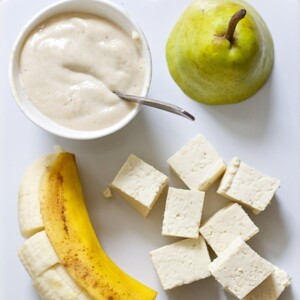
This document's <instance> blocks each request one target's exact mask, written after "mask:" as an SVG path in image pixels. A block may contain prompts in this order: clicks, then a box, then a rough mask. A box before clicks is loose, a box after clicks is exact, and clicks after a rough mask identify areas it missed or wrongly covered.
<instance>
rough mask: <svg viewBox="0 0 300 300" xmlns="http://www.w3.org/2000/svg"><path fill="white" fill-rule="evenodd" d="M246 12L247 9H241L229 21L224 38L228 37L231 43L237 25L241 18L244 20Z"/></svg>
mask: <svg viewBox="0 0 300 300" xmlns="http://www.w3.org/2000/svg"><path fill="white" fill-rule="evenodd" d="M246 13H247V11H246V9H241V10H239V11H238V12H236V13H235V14H234V15H233V16H232V17H231V19H230V21H229V23H228V27H227V30H226V32H225V34H224V38H225V39H227V40H228V41H229V42H230V43H232V42H233V35H234V31H235V28H236V25H237V24H238V22H239V21H240V20H242V19H243V18H244V17H245V16H246Z"/></svg>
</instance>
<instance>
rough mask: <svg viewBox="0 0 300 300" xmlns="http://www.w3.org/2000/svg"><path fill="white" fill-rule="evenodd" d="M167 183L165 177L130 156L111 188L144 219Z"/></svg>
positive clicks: (138, 159) (133, 156)
mask: <svg viewBox="0 0 300 300" xmlns="http://www.w3.org/2000/svg"><path fill="white" fill-rule="evenodd" d="M168 182H169V178H168V177H167V176H166V175H164V174H163V173H161V172H160V171H158V170H156V169H155V168H154V167H152V166H150V165H149V164H147V163H145V162H144V161H143V160H141V159H140V158H138V157H137V156H135V155H133V154H130V155H129V157H128V159H127V160H126V162H125V163H124V165H123V166H122V168H121V169H120V171H119V172H118V174H117V175H116V177H115V178H114V180H113V182H112V184H111V186H112V187H113V188H114V189H115V190H116V191H117V192H118V193H119V194H120V195H121V196H122V197H123V198H124V199H125V200H127V201H128V202H129V203H130V204H131V205H132V206H133V207H134V208H135V209H136V210H137V211H138V212H139V213H141V214H142V215H143V216H144V217H146V216H147V215H148V213H149V212H150V210H151V209H152V207H153V205H154V204H155V202H156V200H157V199H158V198H159V196H160V194H161V193H162V191H163V190H164V188H165V187H166V186H167V185H168Z"/></svg>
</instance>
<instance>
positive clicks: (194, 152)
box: [168, 134, 226, 191]
mask: <svg viewBox="0 0 300 300" xmlns="http://www.w3.org/2000/svg"><path fill="white" fill-rule="evenodd" d="M168 164H169V165H170V167H171V168H172V169H173V170H174V172H175V173H176V174H177V175H178V176H179V178H180V179H181V180H182V181H183V182H184V183H185V184H186V185H187V186H188V187H189V188H190V189H191V190H199V191H206V190H207V189H208V188H209V187H210V186H211V184H212V183H213V182H215V181H216V180H217V179H218V178H219V177H220V176H221V175H222V174H223V173H224V171H225V169H226V166H225V163H224V161H223V159H222V158H221V157H220V156H219V154H218V153H217V151H216V150H215V149H214V147H213V146H212V145H211V144H210V143H209V142H208V141H207V140H206V139H205V137H204V136H203V135H202V134H199V135H197V136H196V137H195V138H194V139H192V140H191V141H190V142H188V143H187V144H186V145H185V146H183V147H182V148H181V149H180V150H179V151H178V152H176V153H175V154H174V155H173V156H171V157H170V158H169V159H168Z"/></svg>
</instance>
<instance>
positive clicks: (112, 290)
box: [19, 151, 157, 300]
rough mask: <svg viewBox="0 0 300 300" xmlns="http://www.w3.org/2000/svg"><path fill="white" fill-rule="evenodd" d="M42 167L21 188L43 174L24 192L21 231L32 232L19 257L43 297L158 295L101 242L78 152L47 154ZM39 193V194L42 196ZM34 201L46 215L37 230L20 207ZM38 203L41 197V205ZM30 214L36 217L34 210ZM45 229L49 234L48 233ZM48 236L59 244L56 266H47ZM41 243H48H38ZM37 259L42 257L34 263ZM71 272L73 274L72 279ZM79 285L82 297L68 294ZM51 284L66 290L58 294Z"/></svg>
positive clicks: (113, 298)
mask: <svg viewBox="0 0 300 300" xmlns="http://www.w3.org/2000/svg"><path fill="white" fill-rule="evenodd" d="M38 166H39V171H38V172H37V171H36V169H34V168H31V171H30V170H29V172H27V173H26V176H25V179H24V180H23V184H21V191H24V190H26V184H25V186H24V182H25V183H26V182H27V183H30V182H31V181H30V180H28V178H30V175H32V174H38V175H36V176H35V178H34V179H33V180H32V182H33V183H34V184H33V185H34V186H36V187H37V190H36V191H34V190H33V191H32V190H31V191H30V192H28V193H26V192H25V193H22V192H21V193H20V194H19V218H20V216H22V219H21V221H20V219H19V224H20V229H21V233H22V234H23V235H25V236H26V237H29V236H30V234H31V236H30V237H29V239H28V240H27V241H26V242H25V243H24V244H25V245H24V246H23V247H22V248H21V249H20V251H19V257H20V259H21V261H22V262H23V264H24V266H25V268H26V269H27V271H28V272H29V274H30V275H31V276H32V278H33V281H34V285H35V286H36V287H39V288H37V290H38V291H39V293H40V295H41V294H43V297H42V298H43V299H45V300H48V299H64V300H65V299H96V300H98V299H99V300H100V299H109V300H117V299H130V300H134V299H141V300H147V299H155V297H156V295H157V292H155V291H154V290H152V289H150V288H148V287H146V286H145V285H143V284H142V283H140V282H138V281H137V280H135V279H133V278H132V277H130V276H129V275H127V274H126V273H125V272H123V271H122V270H121V269H120V268H119V267H118V266H117V265H116V264H115V263H114V262H113V261H112V260H111V259H110V258H109V257H108V256H107V255H106V253H105V252H104V250H103V249H102V247H101V245H100V243H99V242H98V239H97V236H96V234H95V231H94V229H93V227H92V224H91V222H90V218H89V215H88V212H87V209H86V206H85V201H84V197H83V192H82V188H81V183H80V178H79V174H78V169H77V164H76V159H75V156H74V155H73V154H71V153H67V152H63V151H62V152H59V153H57V154H56V155H55V156H54V157H53V155H52V156H51V159H49V156H47V157H46V158H45V163H44V164H43V163H41V161H39V164H38ZM41 169H43V172H41ZM37 183H38V184H37ZM27 189H28V187H27ZM35 193H38V196H37V195H36V194H35ZM24 199H25V200H24ZM28 199H31V200H32V201H34V203H33V207H34V212H35V213H37V207H39V209H40V211H39V213H40V216H39V217H38V218H37V219H39V220H40V219H41V218H42V223H43V224H42V225H41V222H40V221H39V222H36V223H37V227H36V228H31V227H30V226H29V225H28V224H29V223H30V222H28V221H27V220H26V211H25V213H24V212H23V213H22V210H21V211H20V207H21V208H24V206H25V205H24V203H23V204H22V202H23V201H25V202H26V204H27V205H28V204H30V200H28ZM37 201H39V203H38V204H37V203H36V202H37ZM27 211H28V208H27ZM27 215H29V216H30V215H31V216H32V215H33V213H28V214H27ZM23 225H24V226H25V227H26V230H25V229H24V228H23V227H24V226H23ZM41 232H45V234H42V233H41ZM36 235H40V237H39V236H38V237H36ZM45 236H46V237H47V238H48V239H49V241H50V243H48V244H50V247H53V249H54V251H55V253H56V255H57V257H58V262H57V261H56V260H55V258H53V259H52V261H53V263H52V264H46V262H45V260H43V258H42V256H43V253H44V252H45V247H46V246H45V245H47V247H49V245H48V244H47V243H46V242H45ZM41 238H43V240H40V239H41ZM34 240H37V241H38V242H37V241H34ZM36 245H43V246H40V247H36ZM31 249H34V250H32V251H34V252H35V254H34V255H32V256H30V254H28V253H30V251H31ZM53 249H52V250H51V251H53ZM49 251H50V250H49ZM51 255H52V254H51ZM34 257H40V258H41V259H40V260H39V259H38V260H36V261H33V260H34ZM51 257H52V256H51ZM41 261H42V263H41ZM46 261H47V260H46ZM38 262H40V264H38ZM41 266H42V267H41ZM58 267H59V268H63V269H65V271H66V272H64V273H63V272H59V273H58V272H56V271H54V268H56V269H57V268H58ZM43 268H44V269H43ZM34 270H38V272H34ZM61 274H64V280H61V282H60V280H59V278H61V277H59V276H60V275H61ZM68 276H69V277H70V278H68V279H66V278H67V277H68ZM51 278H52V279H51ZM45 280H46V281H45ZM58 283H61V286H60V289H57V288H55V287H57V286H58ZM74 284H75V285H77V286H78V290H77V292H76V293H75V292H74V288H73V289H72V291H73V294H74V295H76V297H75V296H70V297H67V296H66V294H68V295H70V294H69V293H68V291H69V289H70V288H72V286H74ZM51 287H53V288H54V290H56V291H58V292H60V291H61V293H60V294H59V295H57V296H55V295H54V296H53V293H52V292H51ZM45 291H46V292H45Z"/></svg>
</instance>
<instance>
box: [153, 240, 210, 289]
mask: <svg viewBox="0 0 300 300" xmlns="http://www.w3.org/2000/svg"><path fill="white" fill-rule="evenodd" d="M150 254H151V259H152V261H153V264H154V267H155V269H156V271H157V274H158V276H159V279H160V281H161V284H162V286H163V288H164V289H165V290H169V289H172V288H175V287H177V286H181V285H184V284H188V283H191V282H194V281H197V280H200V279H203V278H206V277H209V276H210V272H209V271H208V265H209V263H210V261H211V260H210V257H209V254H208V250H207V246H206V243H205V241H204V239H203V238H202V237H201V236H199V238H198V239H184V240H181V241H179V242H176V243H173V244H170V245H167V246H164V247H162V248H159V249H156V250H153V251H151V252H150Z"/></svg>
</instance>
